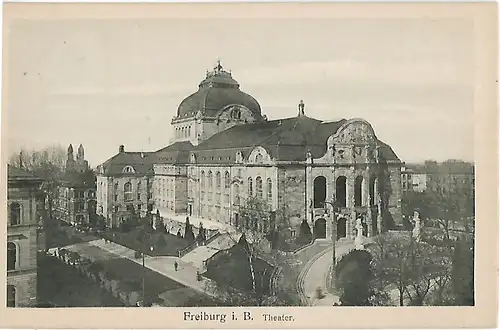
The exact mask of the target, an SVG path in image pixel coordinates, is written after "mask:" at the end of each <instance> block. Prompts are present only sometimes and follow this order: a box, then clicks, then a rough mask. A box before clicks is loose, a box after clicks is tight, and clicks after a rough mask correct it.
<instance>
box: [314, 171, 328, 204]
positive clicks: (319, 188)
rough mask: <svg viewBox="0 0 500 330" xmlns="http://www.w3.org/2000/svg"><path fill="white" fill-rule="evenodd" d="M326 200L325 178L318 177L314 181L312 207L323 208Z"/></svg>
mask: <svg viewBox="0 0 500 330" xmlns="http://www.w3.org/2000/svg"><path fill="white" fill-rule="evenodd" d="M325 199H326V178H325V177H324V176H318V177H316V178H315V179H314V207H315V208H321V207H325Z"/></svg>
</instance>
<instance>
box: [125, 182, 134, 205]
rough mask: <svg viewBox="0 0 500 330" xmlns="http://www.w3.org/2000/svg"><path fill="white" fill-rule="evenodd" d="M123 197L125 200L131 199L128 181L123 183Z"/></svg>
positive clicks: (130, 187) (130, 186) (130, 188)
mask: <svg viewBox="0 0 500 330" xmlns="http://www.w3.org/2000/svg"><path fill="white" fill-rule="evenodd" d="M123 199H124V200H126V201H131V200H132V184H131V183H130V182H127V183H125V185H123Z"/></svg>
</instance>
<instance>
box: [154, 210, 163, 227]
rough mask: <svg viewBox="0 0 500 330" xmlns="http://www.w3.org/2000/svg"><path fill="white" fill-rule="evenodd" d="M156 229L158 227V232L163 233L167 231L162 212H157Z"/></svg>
mask: <svg viewBox="0 0 500 330" xmlns="http://www.w3.org/2000/svg"><path fill="white" fill-rule="evenodd" d="M155 227H156V230H157V231H161V232H164V231H165V226H164V225H163V220H162V218H161V216H160V210H156V216H155Z"/></svg>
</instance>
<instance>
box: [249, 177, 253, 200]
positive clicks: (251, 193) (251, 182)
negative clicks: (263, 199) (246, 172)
mask: <svg viewBox="0 0 500 330" xmlns="http://www.w3.org/2000/svg"><path fill="white" fill-rule="evenodd" d="M252 195H253V180H252V178H248V196H252Z"/></svg>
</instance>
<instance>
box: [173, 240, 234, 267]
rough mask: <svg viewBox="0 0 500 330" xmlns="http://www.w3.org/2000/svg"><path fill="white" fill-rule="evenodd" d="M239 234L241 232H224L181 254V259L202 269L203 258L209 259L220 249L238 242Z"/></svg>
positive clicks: (225, 248) (227, 247)
mask: <svg viewBox="0 0 500 330" xmlns="http://www.w3.org/2000/svg"><path fill="white" fill-rule="evenodd" d="M240 236H241V234H239V233H224V234H222V235H220V236H219V237H217V238H216V239H215V240H213V241H212V242H210V243H208V244H207V245H201V246H198V247H197V248H195V249H194V250H193V251H191V252H189V253H187V254H186V255H185V256H183V257H182V258H181V260H182V261H184V262H186V263H189V264H191V265H193V266H194V267H196V268H198V269H203V267H204V266H203V262H204V261H205V260H207V259H209V258H210V257H211V256H213V255H214V254H216V253H217V252H218V251H220V250H227V249H229V248H231V247H232V246H233V245H234V244H236V242H238V239H239V238H240Z"/></svg>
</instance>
